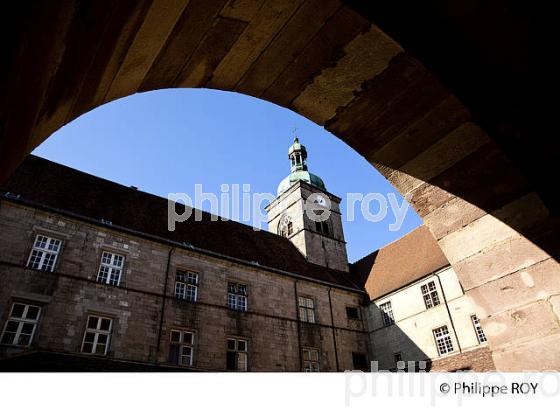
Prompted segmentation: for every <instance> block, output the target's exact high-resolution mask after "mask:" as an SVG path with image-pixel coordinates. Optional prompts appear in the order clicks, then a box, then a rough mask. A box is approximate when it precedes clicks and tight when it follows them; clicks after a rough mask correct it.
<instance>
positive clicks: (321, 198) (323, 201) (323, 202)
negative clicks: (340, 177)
mask: <svg viewBox="0 0 560 410" xmlns="http://www.w3.org/2000/svg"><path fill="white" fill-rule="evenodd" d="M315 203H316V204H319V205H321V206H327V200H326V199H325V197H324V196H323V195H317V196H316V197H315Z"/></svg>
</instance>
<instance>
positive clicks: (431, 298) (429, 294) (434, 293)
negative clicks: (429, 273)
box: [420, 280, 441, 310]
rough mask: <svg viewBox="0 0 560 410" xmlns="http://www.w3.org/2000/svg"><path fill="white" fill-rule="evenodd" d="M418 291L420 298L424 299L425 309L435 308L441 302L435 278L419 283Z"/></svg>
mask: <svg viewBox="0 0 560 410" xmlns="http://www.w3.org/2000/svg"><path fill="white" fill-rule="evenodd" d="M431 285H432V286H433V289H432V288H431ZM420 291H421V292H422V299H423V300H424V305H425V306H426V310H428V309H432V308H435V307H436V306H438V305H439V304H441V300H440V298H439V293H438V288H437V285H436V282H435V280H431V281H429V282H426V283H424V284H423V285H421V286H420Z"/></svg>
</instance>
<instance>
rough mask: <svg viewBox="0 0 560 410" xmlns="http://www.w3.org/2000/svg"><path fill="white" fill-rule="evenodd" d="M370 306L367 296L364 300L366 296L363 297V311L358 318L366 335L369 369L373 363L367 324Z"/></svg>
mask: <svg viewBox="0 0 560 410" xmlns="http://www.w3.org/2000/svg"><path fill="white" fill-rule="evenodd" d="M370 304H371V300H370V299H369V296H368V297H367V298H366V296H363V299H362V307H363V311H360V317H361V319H362V329H364V331H365V332H366V333H367V341H366V343H367V350H368V357H369V364H370V368H371V362H372V361H373V357H374V354H373V342H372V340H371V332H370V330H369V322H368V316H369V307H370ZM364 312H365V313H364ZM364 316H365V318H364Z"/></svg>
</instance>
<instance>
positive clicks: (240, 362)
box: [227, 337, 249, 372]
mask: <svg viewBox="0 0 560 410" xmlns="http://www.w3.org/2000/svg"><path fill="white" fill-rule="evenodd" d="M230 342H233V344H234V347H233V348H232V347H230ZM240 342H241V343H242V345H241V343H240ZM241 346H244V347H241ZM227 351H228V352H229V353H231V352H234V353H235V370H234V369H228V370H230V371H237V372H246V371H248V369H249V342H248V340H247V339H244V338H239V337H228V338H227Z"/></svg>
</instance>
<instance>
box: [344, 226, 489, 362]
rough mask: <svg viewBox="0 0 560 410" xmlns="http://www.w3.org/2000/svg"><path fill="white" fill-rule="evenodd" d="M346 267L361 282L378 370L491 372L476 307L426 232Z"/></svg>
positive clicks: (407, 238) (389, 246) (424, 228)
mask: <svg viewBox="0 0 560 410" xmlns="http://www.w3.org/2000/svg"><path fill="white" fill-rule="evenodd" d="M352 268H353V270H354V272H355V273H356V274H359V273H362V274H365V276H366V277H367V279H366V281H365V288H366V290H367V291H368V295H369V298H370V299H371V302H370V303H369V304H368V315H367V318H368V319H367V320H368V324H367V329H368V332H369V334H370V338H369V340H370V343H371V347H370V351H371V353H372V360H374V361H376V362H377V363H378V366H379V368H380V369H386V370H393V369H403V368H406V369H408V367H409V366H411V367H412V368H417V367H420V368H422V367H423V366H425V367H426V368H427V370H446V371H455V370H475V371H489V370H495V366H494V362H493V360H492V355H491V352H490V350H489V348H488V342H487V339H486V335H485V334H484V330H483V328H482V326H481V324H480V321H479V319H478V317H477V316H476V305H475V304H474V303H473V301H472V300H471V298H470V297H468V296H467V295H465V292H464V290H463V288H462V286H461V283H460V282H459V279H458V278H457V275H456V273H455V271H454V270H453V268H452V267H451V266H450V265H449V262H448V261H447V259H445V257H444V255H443V253H442V252H441V250H440V249H439V247H438V246H437V243H436V242H435V240H434V239H433V237H432V236H431V234H430V232H429V231H428V230H427V228H426V227H420V228H417V229H416V230H414V231H412V232H411V233H409V234H408V235H406V236H405V237H403V238H401V239H399V240H398V241H396V242H393V243H391V244H389V245H387V246H385V247H384V248H381V249H380V250H378V251H376V252H374V253H373V254H371V255H368V256H366V257H365V258H363V259H362V260H360V261H358V262H356V263H355V264H353V265H352ZM360 271H361V272H360ZM421 362H425V364H424V365H419V363H421Z"/></svg>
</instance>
